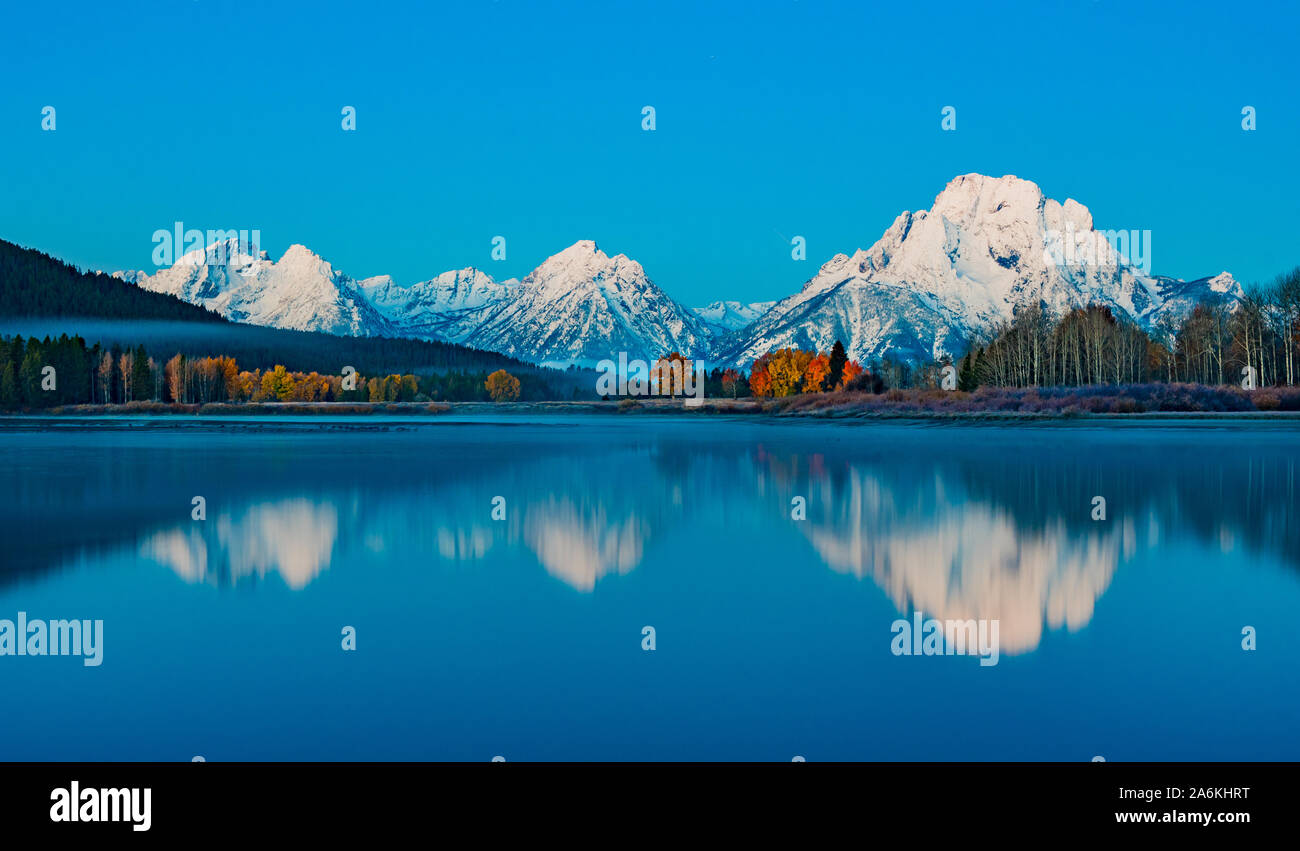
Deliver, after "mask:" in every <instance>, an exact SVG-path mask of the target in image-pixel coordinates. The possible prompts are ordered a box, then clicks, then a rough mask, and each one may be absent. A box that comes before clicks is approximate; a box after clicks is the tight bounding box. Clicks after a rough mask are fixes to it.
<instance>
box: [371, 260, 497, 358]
mask: <svg viewBox="0 0 1300 851" xmlns="http://www.w3.org/2000/svg"><path fill="white" fill-rule="evenodd" d="M360 286H361V291H362V292H363V293H364V294H365V296H366V298H367V299H369V301H370V303H371V304H372V305H373V306H374V307H375V308H376V309H377V310H378V311H379V312H380V313H382V314H383V315H384V317H385V318H386V319H387V320H388V322H389V324H390V325H391V327H392V328H393V329H394V331H395V332H396V333H397V334H399V335H401V336H403V337H417V338H420V339H424V340H446V341H448V342H452V343H460V342H463V341H464V340H465V338H466V337H468V336H469V335H470V334H472V333H473V332H474V330H475V329H476V328H478V327H479V325H481V324H482V323H483V321H484V320H485V319H486V318H487V316H488V315H490V314H491V312H492V311H493V310H495V309H496V308H497V307H499V306H500V305H501V304H502V303H504V302H506V301H509V300H510V299H511V298H513V297H514V295H515V293H516V292H517V291H518V289H519V282H518V281H517V280H515V279H514V278H511V279H510V280H508V281H501V282H497V281H494V280H493V279H492V276H491V275H489V274H487V273H486V272H484V271H482V270H481V269H475V268H473V267H472V266H471V267H468V268H465V269H460V270H457V271H452V272H443V273H442V274H441V275H439V276H438V277H436V278H433V279H432V280H428V281H421V282H420V283H418V284H413V285H411V286H409V287H403V286H399V285H398V284H397V283H395V282H394V281H393V279H392V278H391V277H389V276H388V275H380V276H378V277H375V278H367V279H365V280H364V281H362V282H361V284H360Z"/></svg>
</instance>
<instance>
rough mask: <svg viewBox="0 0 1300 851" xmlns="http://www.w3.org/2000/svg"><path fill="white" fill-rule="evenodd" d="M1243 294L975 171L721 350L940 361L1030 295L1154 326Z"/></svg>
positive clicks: (1033, 190)
mask: <svg viewBox="0 0 1300 851" xmlns="http://www.w3.org/2000/svg"><path fill="white" fill-rule="evenodd" d="M1149 250H1150V246H1149V245H1148V246H1146V251H1147V253H1148V254H1149ZM1239 292H1240V287H1239V285H1237V282H1236V281H1234V280H1232V276H1231V275H1228V274H1227V273H1224V274H1222V275H1219V276H1216V277H1214V278H1205V279H1199V280H1197V281H1190V282H1184V281H1174V280H1172V279H1168V278H1155V277H1151V276H1148V275H1145V274H1144V273H1143V272H1142V271H1141V270H1140V269H1138V268H1137V267H1135V266H1134V265H1133V263H1132V262H1131V261H1130V260H1129V259H1128V258H1127V257H1124V256H1122V255H1120V254H1119V253H1118V252H1116V251H1115V249H1114V248H1113V247H1112V245H1111V244H1110V243H1109V242H1108V241H1107V240H1106V238H1105V236H1104V235H1103V234H1102V233H1100V232H1098V231H1095V230H1093V222H1092V214H1091V213H1089V212H1088V209H1087V208H1086V207H1084V206H1083V205H1082V204H1079V203H1078V202H1076V201H1074V200H1066V202H1065V203H1064V204H1061V203H1058V202H1056V201H1054V200H1051V199H1049V198H1046V197H1044V195H1043V193H1042V191H1041V190H1040V189H1039V188H1038V186H1037V185H1036V184H1034V183H1031V182H1030V181H1028V180H1021V179H1020V178H1017V177H1014V176H1010V175H1008V176H1006V177H1001V178H995V177H986V176H984V175H979V174H967V175H963V176H961V177H958V178H956V179H954V180H953V181H952V182H950V183H949V184H948V186H947V187H946V188H945V189H944V190H943V191H942V192H941V193H939V195H938V197H937V198H935V201H934V205H933V206H932V207H931V208H930V209H929V210H921V211H919V212H904V213H903V214H902V215H900V216H899V217H898V218H897V219H896V220H895V221H894V223H893V224H892V225H891V226H890V227H889V229H888V230H886V231H885V234H884V235H883V236H882V237H881V238H880V239H879V240H878V241H877V242H876V243H875V244H874V245H873V246H872V247H871V248H869V249H867V250H858V251H856V252H855V253H854V254H853V255H852V256H848V255H844V254H839V255H836V256H835V257H834V258H832V259H831V260H830V261H828V262H827V263H826V264H825V265H823V266H822V267H821V269H820V270H819V271H818V272H817V274H816V275H814V276H813V277H812V278H811V279H810V280H808V281H807V282H806V283H805V284H804V285H803V289H802V290H800V292H798V293H796V294H794V295H792V296H789V297H788V298H785V299H782V300H781V301H779V302H777V303H776V304H775V305H773V307H772V308H771V309H770V310H768V311H767V312H766V313H764V314H763V315H762V316H760V317H759V318H758V319H757V320H755V321H754V322H753V323H752V324H751V325H749V326H748V327H746V328H744V329H742V330H740V331H739V332H737V333H736V334H735V335H733V336H732V337H731V338H729V339H727V340H724V341H723V342H722V344H721V345H720V346H719V348H718V351H716V352H715V356H716V360H718V361H719V362H724V363H736V364H740V365H748V364H749V363H751V362H752V361H753V360H754V359H755V358H757V357H758V356H760V355H762V354H763V353H764V352H767V351H770V350H772V349H777V348H782V347H784V346H799V347H801V348H809V349H818V350H829V349H830V347H831V346H832V345H833V344H834V342H835V341H836V340H837V339H839V340H841V341H843V342H844V344H845V347H846V348H847V350H848V354H849V356H850V357H851V358H854V359H857V360H859V361H863V362H866V361H870V360H871V359H873V358H875V357H880V356H885V355H888V356H890V357H894V358H898V359H902V360H925V361H928V360H931V359H935V358H939V357H942V356H944V355H953V356H958V355H961V354H962V353H964V352H965V350H966V348H967V346H968V344H969V341H970V340H971V339H972V338H974V337H976V336H977V335H979V334H981V333H985V332H987V331H988V330H989V329H991V328H992V327H994V326H995V325H997V324H998V323H999V322H1002V321H1005V320H1009V319H1011V317H1012V315H1013V311H1014V309H1015V308H1016V307H1017V306H1018V305H1022V304H1027V303H1035V302H1037V303H1041V304H1042V305H1044V306H1045V307H1047V308H1048V309H1050V310H1051V311H1053V312H1056V313H1061V312H1064V311H1067V310H1069V309H1071V308H1074V307H1084V306H1087V305H1089V304H1101V305H1105V306H1107V307H1110V308H1111V309H1112V311H1114V312H1115V313H1116V314H1122V315H1126V316H1128V317H1131V318H1132V319H1134V320H1135V321H1137V322H1139V323H1140V324H1142V325H1143V326H1145V327H1150V326H1151V325H1152V324H1153V323H1154V322H1155V321H1156V320H1157V319H1158V318H1159V317H1160V316H1162V315H1164V314H1165V313H1166V312H1169V311H1174V310H1181V309H1183V307H1185V306H1186V307H1190V304H1192V303H1194V302H1195V301H1196V300H1197V299H1198V298H1200V297H1201V296H1202V295H1204V294H1208V293H1220V294H1231V293H1239Z"/></svg>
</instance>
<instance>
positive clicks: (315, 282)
mask: <svg viewBox="0 0 1300 851" xmlns="http://www.w3.org/2000/svg"><path fill="white" fill-rule="evenodd" d="M259 255H260V256H257V257H253V256H250V255H249V254H247V253H245V252H244V251H243V250H242V248H241V247H240V245H239V242H238V241H237V240H229V241H227V242H221V243H214V244H213V245H210V246H208V247H207V248H206V249H204V250H203V251H195V252H191V253H189V254H186V255H185V256H183V257H181V258H180V259H179V260H178V261H177V262H176V265H174V266H171V267H170V268H167V269H161V270H159V271H158V272H156V273H155V274H152V275H146V274H143V273H139V274H137V275H136V281H135V282H136V284H137V285H138V286H140V287H141V288H143V289H146V290H150V291H152V292H158V293H166V294H168V295H173V296H176V297H177V298H180V299H182V300H184V301H188V302H190V303H192V304H198V305H202V306H203V307H206V308H208V309H210V310H214V311H216V312H217V313H220V314H221V315H222V316H225V317H226V318H227V319H230V320H232V321H235V322H247V323H249V324H251V325H265V326H268V327H272V328H288V329H293V330H297V331H324V332H326V333H330V334H340V335H345V336H353V337H366V336H379V335H390V336H391V335H392V329H391V327H390V325H389V323H388V320H387V319H385V318H384V316H383V315H382V314H380V313H379V311H377V310H375V308H374V307H372V306H371V305H370V302H369V301H367V299H366V297H365V295H364V294H363V293H362V292H361V290H360V289H359V288H358V286H357V284H356V282H355V281H353V280H352V279H351V278H349V277H348V276H347V275H344V274H343V273H342V272H336V271H335V270H334V268H333V267H332V266H331V265H330V264H329V263H328V262H327V261H325V260H323V259H321V258H320V257H319V256H317V255H316V254H313V253H312V252H311V251H309V250H308V249H307V248H305V247H303V246H301V245H292V246H290V247H289V250H288V251H286V252H285V253H284V256H283V257H281V258H280V259H279V261H276V262H272V261H271V260H270V259H269V258H268V257H267V255H266V252H260V253H259ZM119 275H120V276H121V277H123V278H124V279H126V280H129V279H130V277H129V273H119Z"/></svg>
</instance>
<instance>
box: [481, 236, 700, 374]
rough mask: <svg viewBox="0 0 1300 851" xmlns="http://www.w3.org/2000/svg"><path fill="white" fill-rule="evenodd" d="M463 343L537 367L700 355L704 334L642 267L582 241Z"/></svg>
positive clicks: (536, 273) (537, 273) (549, 262)
mask: <svg viewBox="0 0 1300 851" xmlns="http://www.w3.org/2000/svg"><path fill="white" fill-rule="evenodd" d="M464 342H465V343H466V344H467V345H470V346H474V347H476V348H480V349H488V350H490V351H495V352H501V353H502V354H507V355H511V356H512V357H517V358H521V359H524V360H530V361H534V362H536V363H545V364H556V365H567V364H570V363H577V364H580V365H592V364H594V363H596V362H597V361H600V360H603V359H605V358H609V357H611V356H616V355H617V353H619V352H627V353H628V356H629V357H633V358H636V357H643V358H654V357H658V356H660V355H662V354H666V353H667V352H670V351H677V352H680V353H681V354H683V355H686V356H687V357H692V358H694V357H699V358H705V357H707V356H708V353H709V344H710V333H709V329H708V327H707V326H706V325H705V324H704V322H703V321H702V320H701V319H700V318H699V317H697V316H696V315H695V314H694V313H692V312H691V311H690V310H688V309H687V308H685V307H682V306H681V305H680V304H678V303H677V302H675V301H673V300H672V299H671V298H669V297H668V296H667V294H665V293H664V292H663V290H661V289H659V287H658V286H656V285H655V284H654V282H653V281H651V280H650V279H649V278H648V277H647V276H646V273H645V270H644V269H643V268H642V267H641V264H640V263H637V262H636V261H635V260H631V259H629V258H628V257H626V256H624V255H622V254H618V255H615V256H614V257H610V256H608V255H607V254H605V252H603V251H601V250H600V248H598V247H597V246H596V243H595V242H593V241H591V240H582V241H580V242H576V243H574V244H573V245H571V246H569V247H568V248H566V249H564V250H563V251H561V252H560V253H559V254H556V255H554V256H552V257H549V258H547V259H546V260H545V261H544V262H543V263H542V264H541V265H540V266H538V267H537V268H536V269H534V270H533V271H532V273H531V274H529V275H528V276H527V277H526V278H524V280H523V281H522V282H521V283H520V285H519V289H518V291H517V292H516V293H515V295H514V297H513V298H512V299H510V300H508V301H505V302H502V303H501V304H500V305H499V306H498V307H497V308H496V309H494V310H493V311H492V312H491V313H490V314H489V315H488V316H487V317H486V318H485V319H484V321H483V324H482V325H480V326H479V327H478V328H476V329H475V330H474V331H473V332H472V333H471V334H470V335H469V336H467V337H466V338H465V340H464Z"/></svg>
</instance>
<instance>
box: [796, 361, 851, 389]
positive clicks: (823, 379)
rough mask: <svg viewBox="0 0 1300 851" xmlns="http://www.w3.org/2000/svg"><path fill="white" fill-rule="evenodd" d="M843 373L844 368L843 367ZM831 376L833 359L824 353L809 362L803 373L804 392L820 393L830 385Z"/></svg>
mask: <svg viewBox="0 0 1300 851" xmlns="http://www.w3.org/2000/svg"><path fill="white" fill-rule="evenodd" d="M840 371H841V372H843V368H842V367H841V370H840ZM830 375H831V359H830V358H829V357H828V356H827V355H826V354H825V353H824V352H823V353H821V354H818V355H817V356H816V357H814V358H812V359H810V360H809V361H808V365H807V366H806V367H804V371H803V385H802V387H803V392H805V393H820V392H822V391H823V390H825V389H826V388H827V387H829V386H832V385H830V384H829V381H830Z"/></svg>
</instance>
